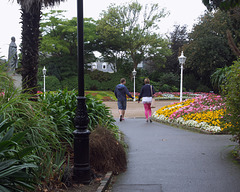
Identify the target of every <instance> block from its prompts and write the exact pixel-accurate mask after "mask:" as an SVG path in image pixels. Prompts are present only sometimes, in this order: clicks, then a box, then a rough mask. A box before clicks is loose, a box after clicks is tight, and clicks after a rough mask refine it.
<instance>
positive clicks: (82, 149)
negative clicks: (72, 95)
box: [73, 0, 91, 184]
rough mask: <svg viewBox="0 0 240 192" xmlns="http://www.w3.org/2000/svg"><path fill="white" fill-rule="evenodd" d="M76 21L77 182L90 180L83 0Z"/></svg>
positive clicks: (78, 7) (74, 169) (74, 171)
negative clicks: (85, 95) (85, 93)
mask: <svg viewBox="0 0 240 192" xmlns="http://www.w3.org/2000/svg"><path fill="white" fill-rule="evenodd" d="M77 23H78V97H77V110H76V117H75V128H76V130H75V131H74V132H73V135H74V167H73V179H74V181H75V182H77V183H83V184H89V183H90V181H91V176H90V164H89V135H90V131H89V130H88V129H87V127H88V122H89V119H88V114H87V108H86V98H85V97H84V53H83V52H84V41H83V0H77Z"/></svg>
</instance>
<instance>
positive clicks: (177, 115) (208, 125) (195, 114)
mask: <svg viewBox="0 0 240 192" xmlns="http://www.w3.org/2000/svg"><path fill="white" fill-rule="evenodd" d="M225 111H226V109H225V102H224V101H223V98H222V97H221V96H220V95H215V94H205V95H199V96H198V97H195V98H193V99H188V100H185V101H183V102H178V103H173V104H171V105H167V106H164V107H162V108H160V109H159V110H157V111H156V112H155V113H154V114H153V118H155V119H157V120H160V121H162V122H168V123H177V124H182V125H185V126H189V127H195V128H199V129H201V130H204V131H208V132H211V133H218V132H221V131H223V128H220V126H223V125H222V124H221V121H220V119H221V118H222V116H223V115H224V114H225ZM223 127H224V126H223Z"/></svg>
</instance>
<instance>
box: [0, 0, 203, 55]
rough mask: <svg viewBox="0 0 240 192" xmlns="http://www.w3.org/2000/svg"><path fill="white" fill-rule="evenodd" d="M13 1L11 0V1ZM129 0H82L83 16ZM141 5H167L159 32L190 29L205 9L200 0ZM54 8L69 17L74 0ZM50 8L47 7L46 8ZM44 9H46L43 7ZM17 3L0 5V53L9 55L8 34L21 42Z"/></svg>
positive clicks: (95, 15)
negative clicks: (174, 28)
mask: <svg viewBox="0 0 240 192" xmlns="http://www.w3.org/2000/svg"><path fill="white" fill-rule="evenodd" d="M12 2H13V3H12ZM126 2H131V1H129V0H104V1H101V0H83V3H84V17H92V18H94V19H98V18H99V14H100V13H101V12H102V10H107V7H108V6H109V5H110V4H111V3H115V4H116V5H121V4H123V3H126ZM138 2H139V3H140V4H142V5H145V4H151V3H158V4H159V6H160V7H162V8H166V10H167V11H169V12H170V15H169V16H168V17H167V18H164V19H163V20H162V21H161V24H160V31H159V32H160V33H161V34H165V33H169V32H171V31H172V30H173V25H176V24H180V25H181V26H182V25H187V26H188V30H191V29H192V26H193V24H194V23H196V21H197V18H198V17H199V16H200V15H203V14H204V11H205V10H206V8H205V6H204V5H203V4H202V0H138ZM54 9H57V10H67V13H65V16H66V17H67V18H69V19H71V18H72V17H76V16H77V0H66V2H64V3H61V4H60V5H57V6H55V7H54ZM48 10H50V9H48ZM43 11H44V12H47V10H46V9H44V10H43ZM20 16H21V15H20V6H19V5H18V4H17V3H16V0H15V1H14V0H10V1H8V0H1V6H0V23H1V32H0V56H6V57H7V55H8V46H9V44H10V42H11V37H12V36H14V37H15V38H16V44H17V46H18V49H19V44H20V42H21V24H20V21H21V20H20Z"/></svg>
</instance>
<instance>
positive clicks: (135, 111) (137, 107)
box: [104, 100, 179, 118]
mask: <svg viewBox="0 0 240 192" xmlns="http://www.w3.org/2000/svg"><path fill="white" fill-rule="evenodd" d="M178 101H179V100H161V101H156V108H152V113H153V112H155V111H156V110H158V109H159V108H161V107H163V106H165V105H169V104H171V103H174V102H178ZM104 104H105V105H106V106H108V107H110V109H111V111H112V114H113V117H114V118H118V117H119V113H118V108H117V102H114V101H107V102H104ZM142 117H145V115H144V107H143V104H142V103H138V102H137V101H136V102H132V101H129V102H127V110H126V113H125V118H142Z"/></svg>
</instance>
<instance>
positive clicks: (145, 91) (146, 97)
mask: <svg viewBox="0 0 240 192" xmlns="http://www.w3.org/2000/svg"><path fill="white" fill-rule="evenodd" d="M144 83H145V85H143V86H142V89H141V92H140V95H139V98H138V103H139V102H140V99H141V98H142V103H143V105H144V110H145V116H146V121H147V122H148V120H150V123H152V120H151V116H152V109H151V103H152V97H153V95H154V94H155V90H154V88H153V86H152V85H150V80H149V78H145V79H144Z"/></svg>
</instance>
